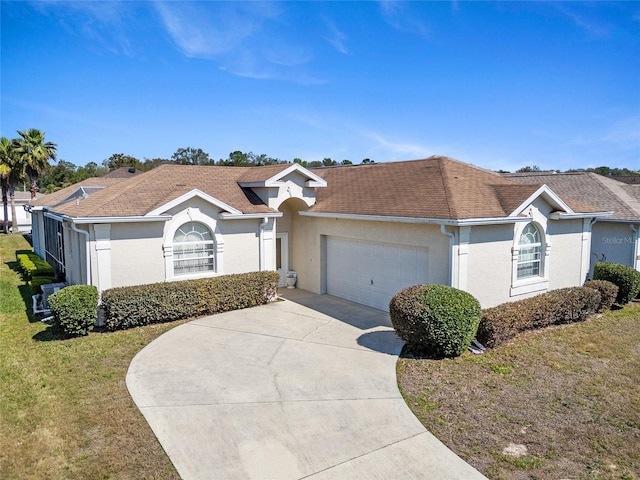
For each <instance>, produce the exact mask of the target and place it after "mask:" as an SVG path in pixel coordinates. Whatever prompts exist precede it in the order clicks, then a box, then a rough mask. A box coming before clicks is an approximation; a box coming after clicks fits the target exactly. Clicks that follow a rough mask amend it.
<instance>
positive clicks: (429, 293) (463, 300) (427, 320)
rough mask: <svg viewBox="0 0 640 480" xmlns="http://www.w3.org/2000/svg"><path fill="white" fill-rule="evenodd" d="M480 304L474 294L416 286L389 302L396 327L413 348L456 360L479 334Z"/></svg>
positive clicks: (435, 287) (438, 287) (431, 286)
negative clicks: (477, 331)
mask: <svg viewBox="0 0 640 480" xmlns="http://www.w3.org/2000/svg"><path fill="white" fill-rule="evenodd" d="M480 314H481V309H480V303H479V302H478V300H476V299H475V298H474V297H473V296H472V295H471V294H469V293H467V292H463V291H462V290H458V289H456V288H453V287H448V286H446V285H415V286H413V287H408V288H405V289H404V290H401V291H400V292H398V293H397V294H396V295H395V296H394V297H393V298H392V299H391V302H390V303H389V315H390V317H391V323H392V324H393V328H395V329H396V332H397V333H398V336H399V337H400V338H401V339H402V340H404V341H405V342H406V343H407V345H408V346H409V348H411V349H412V350H415V351H424V352H428V353H431V354H434V355H436V356H443V357H456V356H458V355H460V354H461V353H462V352H464V351H465V350H466V349H467V348H469V345H470V344H471V341H472V340H473V338H474V337H475V335H476V330H477V328H478V323H479V322H480Z"/></svg>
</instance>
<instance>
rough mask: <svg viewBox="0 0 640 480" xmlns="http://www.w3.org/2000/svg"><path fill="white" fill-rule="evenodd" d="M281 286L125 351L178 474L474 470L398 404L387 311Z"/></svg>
mask: <svg viewBox="0 0 640 480" xmlns="http://www.w3.org/2000/svg"><path fill="white" fill-rule="evenodd" d="M282 294H283V295H284V296H285V297H286V300H285V301H282V302H275V303H272V304H270V305H265V306H261V307H257V308H251V309H246V310H239V311H235V312H229V313H225V314H220V315H215V316H211V317H205V318H201V319H198V320H195V321H193V322H190V323H187V324H184V325H181V326H179V327H176V328H174V329H173V330H171V331H169V332H167V333H165V334H164V335H162V336H161V337H159V338H157V339H156V340H155V341H153V342H152V343H150V344H149V345H147V346H146V347H145V348H144V349H143V350H141V351H140V352H139V353H138V354H137V355H136V357H135V358H134V359H133V361H132V362H131V365H130V367H129V371H128V373H127V378H126V381H127V387H128V388H129V392H130V393H131V396H132V397H133V400H134V402H135V403H136V405H137V406H138V408H139V409H140V411H141V412H142V414H143V415H144V417H145V418H146V420H147V422H149V425H150V426H151V428H152V429H153V431H154V433H155V434H156V436H157V437H158V440H159V441H160V443H161V444H162V446H163V447H164V449H165V451H166V452H167V454H168V455H169V458H170V459H171V461H172V462H173V464H174V465H175V467H176V469H177V470H178V473H179V474H180V476H181V477H182V478H183V479H185V480H192V479H194V480H195V479H273V480H279V479H302V478H309V479H314V480H321V479H322V480H325V479H367V480H370V479H385V480H386V479H393V478H398V479H403V480H406V479H461V480H462V479H464V480H471V479H476V478H477V479H480V478H484V477H483V476H482V475H481V474H480V473H478V472H477V471H476V470H474V469H473V468H472V467H471V466H469V465H468V464H467V463H465V462H463V461H462V460H461V459H460V458H459V457H457V456H456V455H455V454H454V453H453V452H452V451H451V450H449V449H448V448H447V447H445V446H444V445H443V444H442V443H441V442H440V441H438V440H437V439H436V438H435V437H434V436H433V435H431V434H430V433H429V432H427V431H426V430H425V429H424V427H423V426H422V425H421V424H420V422H418V420H417V419H416V418H415V417H414V415H413V414H412V413H411V411H410V410H409V409H408V408H407V406H406V405H405V403H404V400H403V399H402V397H401V395H400V392H399V391H398V387H397V383H396V375H395V364H396V360H397V355H398V354H399V352H400V349H401V347H402V342H401V341H400V340H399V339H398V338H397V337H396V336H395V333H394V332H393V329H392V328H391V327H390V323H389V318H388V315H387V314H386V313H384V312H381V311H378V310H373V309H369V308H367V307H363V306H360V305H356V304H353V303H350V302H347V301H344V300H340V299H337V298H335V297H330V296H327V295H314V294H311V293H308V292H304V291H300V290H288V291H283V292H282Z"/></svg>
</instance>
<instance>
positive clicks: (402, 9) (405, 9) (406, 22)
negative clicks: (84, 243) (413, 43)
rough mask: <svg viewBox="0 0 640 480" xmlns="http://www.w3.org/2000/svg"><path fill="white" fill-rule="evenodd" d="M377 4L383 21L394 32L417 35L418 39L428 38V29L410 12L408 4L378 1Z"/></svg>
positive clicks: (387, 0) (384, 0)
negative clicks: (394, 30) (393, 29)
mask: <svg viewBox="0 0 640 480" xmlns="http://www.w3.org/2000/svg"><path fill="white" fill-rule="evenodd" d="M378 4H379V5H380V12H381V13H382V18H383V19H384V21H385V22H387V23H388V24H389V25H391V26H392V27H393V28H395V29H396V30H399V31H401V32H404V33H411V34H414V35H418V36H419V37H424V38H428V37H429V35H430V30H429V27H428V26H427V25H426V24H424V23H423V22H421V21H420V20H419V19H418V18H417V17H416V16H415V14H414V13H413V12H411V11H410V9H409V7H410V4H409V3H407V2H399V1H390V0H382V1H379V2H378Z"/></svg>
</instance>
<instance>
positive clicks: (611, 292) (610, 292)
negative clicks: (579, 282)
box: [584, 280, 618, 312]
mask: <svg viewBox="0 0 640 480" xmlns="http://www.w3.org/2000/svg"><path fill="white" fill-rule="evenodd" d="M584 286H585V287H587V288H593V289H595V290H598V291H599V292H600V306H599V307H598V311H599V312H603V311H605V310H609V309H610V308H611V306H612V305H613V304H614V303H615V301H616V297H617V296H618V286H617V285H616V284H615V283H611V282H609V281H607V280H589V281H588V282H586V283H585V284H584Z"/></svg>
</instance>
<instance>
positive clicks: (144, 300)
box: [102, 272, 280, 330]
mask: <svg viewBox="0 0 640 480" xmlns="http://www.w3.org/2000/svg"><path fill="white" fill-rule="evenodd" d="M279 279H280V276H279V275H278V273H277V272H251V273H242V274H235V275H224V276H221V277H214V278H202V279H198V280H186V281H180V282H165V283H154V284H150V285H136V286H131V287H119V288H112V289H110V290H105V291H104V292H102V308H103V309H104V314H105V325H106V327H107V329H109V330H119V329H125V328H131V327H138V326H141V325H149V324H151V323H160V322H171V321H174V320H181V319H185V318H192V317H198V316H203V315H212V314H215V313H221V312H227V311H230V310H238V309H240V308H247V307H255V306H257V305H264V304H266V303H268V302H270V301H272V300H273V299H274V298H275V297H276V296H277V293H278V282H279Z"/></svg>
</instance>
